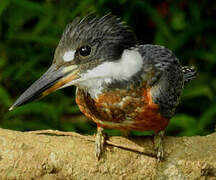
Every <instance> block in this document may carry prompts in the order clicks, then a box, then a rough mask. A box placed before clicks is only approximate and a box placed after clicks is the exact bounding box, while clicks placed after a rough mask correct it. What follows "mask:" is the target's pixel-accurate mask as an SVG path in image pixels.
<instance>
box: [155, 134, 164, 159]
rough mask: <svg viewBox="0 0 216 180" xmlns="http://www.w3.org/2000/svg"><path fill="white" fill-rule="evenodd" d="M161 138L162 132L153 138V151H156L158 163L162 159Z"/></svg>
mask: <svg viewBox="0 0 216 180" xmlns="http://www.w3.org/2000/svg"><path fill="white" fill-rule="evenodd" d="M163 137H164V131H160V132H159V133H157V134H155V136H154V149H155V150H156V151H157V160H158V161H161V160H163V158H164V151H163Z"/></svg>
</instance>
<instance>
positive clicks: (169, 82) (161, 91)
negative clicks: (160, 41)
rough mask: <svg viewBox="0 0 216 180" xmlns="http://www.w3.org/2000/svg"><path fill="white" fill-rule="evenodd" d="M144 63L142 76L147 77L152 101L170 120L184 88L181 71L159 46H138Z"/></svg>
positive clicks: (175, 60) (171, 56)
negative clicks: (146, 75)
mask: <svg viewBox="0 0 216 180" xmlns="http://www.w3.org/2000/svg"><path fill="white" fill-rule="evenodd" d="M138 51H139V52H140V53H141V55H142V57H143V61H144V65H143V66H144V67H143V69H144V76H145V74H150V73H149V72H150V70H149V69H151V72H153V73H152V74H153V75H152V76H148V78H147V79H148V82H147V84H148V85H149V87H150V92H151V95H152V100H153V102H154V103H155V104H158V105H159V107H160V113H161V114H162V115H163V116H164V117H167V118H171V117H172V116H173V115H174V113H175V109H176V107H177V105H178V103H179V99H180V95H181V92H182V89H183V86H184V79H183V71H182V67H181V65H180V64H179V60H178V59H177V57H176V56H175V55H174V54H173V53H172V52H171V51H170V50H169V49H167V48H165V47H163V46H159V45H148V44H147V45H141V46H138ZM149 77H151V78H149Z"/></svg>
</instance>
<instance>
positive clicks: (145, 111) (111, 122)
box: [76, 88, 169, 132]
mask: <svg viewBox="0 0 216 180" xmlns="http://www.w3.org/2000/svg"><path fill="white" fill-rule="evenodd" d="M76 102H77V105H78V106H79V108H80V111H81V112H83V113H84V114H85V115H86V116H87V117H89V118H90V119H92V120H93V121H94V122H95V123H97V125H98V126H100V127H104V128H111V129H122V130H145V131H146V130H148V131H154V132H159V131H161V130H163V129H165V128H166V126H167V125H168V122H169V119H168V118H165V117H163V116H162V115H161V114H160V111H159V105H158V104H155V103H153V102H152V98H151V93H150V89H147V88H136V89H133V88H131V89H120V90H119V89H118V90H109V91H107V92H104V93H102V94H100V95H99V96H98V97H97V98H95V99H93V98H91V96H90V95H89V94H88V93H85V92H84V91H83V90H82V89H78V90H77V94H76Z"/></svg>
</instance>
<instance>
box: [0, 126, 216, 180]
mask: <svg viewBox="0 0 216 180" xmlns="http://www.w3.org/2000/svg"><path fill="white" fill-rule="evenodd" d="M44 134H46V135H44ZM51 135H52V136H51ZM53 135H55V136H53ZM215 139H216V133H213V134H211V135H208V136H204V137H200V136H196V137H166V138H165V139H164V147H165V160H164V161H163V162H160V163H158V162H157V159H156V158H155V157H154V156H155V152H154V151H153V140H152V138H151V137H134V138H130V139H126V138H124V137H110V138H109V140H107V141H106V144H107V145H106V148H105V152H104V153H103V156H102V158H101V159H100V160H99V161H97V159H96V157H95V156H94V153H95V149H94V145H95V144H94V142H93V141H94V137H92V136H82V135H80V134H77V133H74V132H60V131H52V130H45V131H32V132H18V131H11V130H5V129H0V179H22V180H25V179H48V180H49V179H54V180H55V179H177V180H178V179H180V180H181V179H211V180H213V179H216V141H215ZM146 154H148V155H150V156H147V155H146Z"/></svg>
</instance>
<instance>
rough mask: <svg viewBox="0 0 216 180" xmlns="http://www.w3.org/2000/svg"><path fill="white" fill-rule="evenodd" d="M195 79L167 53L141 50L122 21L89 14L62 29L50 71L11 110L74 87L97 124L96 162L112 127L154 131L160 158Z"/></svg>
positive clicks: (81, 106) (191, 69)
mask: <svg viewBox="0 0 216 180" xmlns="http://www.w3.org/2000/svg"><path fill="white" fill-rule="evenodd" d="M195 77H196V70H195V68H194V67H192V66H191V67H189V66H181V65H180V63H179V60H178V58H177V57H176V56H175V55H174V54H173V52H172V51H171V50H169V49H167V48H165V47H163V46H160V45H152V44H144V45H139V44H138V42H137V38H136V36H135V35H134V33H133V32H132V31H131V30H130V28H129V27H128V26H127V25H126V23H125V22H123V21H122V20H121V19H120V18H118V17H116V16H114V15H112V14H110V13H109V14H107V15H105V16H103V17H97V16H95V15H92V14H91V15H88V16H86V17H85V18H83V19H80V18H78V17H77V18H75V19H74V20H73V21H72V22H71V23H69V24H68V25H67V26H66V28H65V30H64V32H63V35H62V37H61V39H60V42H59V44H58V46H57V48H56V50H55V54H54V59H53V62H52V65H51V67H50V68H49V69H48V70H47V71H46V72H45V73H44V74H43V75H42V77H40V78H39V79H38V80H37V81H36V82H35V83H33V84H32V85H31V86H30V87H29V88H28V89H27V90H26V91H25V92H24V93H23V94H22V95H21V96H20V97H19V98H18V99H17V101H16V102H15V103H14V104H13V105H12V106H11V107H10V110H12V109H13V108H14V107H16V106H20V105H22V104H25V103H28V102H30V101H33V100H34V99H37V98H39V97H43V96H45V95H48V94H49V93H51V92H53V91H55V90H58V89H62V88H65V87H68V86H71V85H74V86H76V87H77V90H76V103H77V105H78V106H79V109H80V111H81V112H82V113H83V114H84V115H86V116H87V117H88V118H90V119H92V120H93V121H94V122H95V123H96V124H97V133H96V156H97V157H98V158H99V157H100V155H101V153H102V150H103V146H104V138H105V136H104V133H103V130H104V129H105V128H111V129H119V130H123V131H130V130H141V131H154V132H155V136H154V140H155V141H154V142H155V148H156V150H157V157H158V159H161V158H162V157H163V146H162V137H163V134H164V129H165V128H166V127H167V125H168V123H169V120H170V119H171V118H172V117H173V116H174V114H175V110H176V107H177V105H178V104H179V100H180V96H181V93H182V90H183V88H184V85H185V83H187V82H188V81H190V80H191V79H194V78H195ZM156 142H159V143H156Z"/></svg>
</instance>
